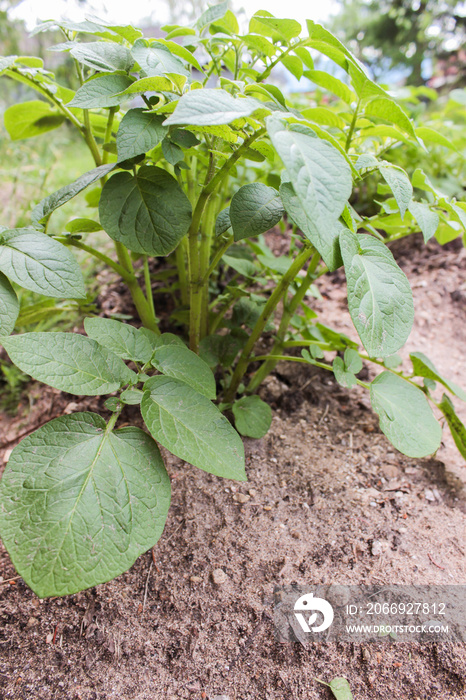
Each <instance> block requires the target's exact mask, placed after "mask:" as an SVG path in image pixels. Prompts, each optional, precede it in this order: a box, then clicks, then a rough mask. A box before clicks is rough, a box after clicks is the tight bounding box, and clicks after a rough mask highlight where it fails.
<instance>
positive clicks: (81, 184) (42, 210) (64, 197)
mask: <svg viewBox="0 0 466 700" xmlns="http://www.w3.org/2000/svg"><path fill="white" fill-rule="evenodd" d="M114 168H115V163H107V164H106V165H99V167H98V168H94V169H93V170H89V171H88V172H87V173H84V175H81V176H80V177H78V179H77V180H75V181H74V182H72V183H71V184H70V185H65V187H61V188H60V189H59V190H57V191H56V192H53V193H52V194H50V195H49V196H48V197H45V199H42V200H41V201H40V202H39V204H37V205H36V206H35V207H34V209H33V210H32V213H31V220H32V223H33V224H42V223H43V222H44V221H46V220H47V218H48V217H49V216H50V214H51V213H52V212H53V211H55V209H58V207H61V206H63V204H66V202H69V201H70V199H73V197H76V195H77V194H79V193H80V192H82V191H83V190H84V189H86V187H88V186H89V185H92V183H93V182H96V180H99V179H100V178H102V177H105V175H108V173H109V172H110V171H111V170H113V169H114Z"/></svg>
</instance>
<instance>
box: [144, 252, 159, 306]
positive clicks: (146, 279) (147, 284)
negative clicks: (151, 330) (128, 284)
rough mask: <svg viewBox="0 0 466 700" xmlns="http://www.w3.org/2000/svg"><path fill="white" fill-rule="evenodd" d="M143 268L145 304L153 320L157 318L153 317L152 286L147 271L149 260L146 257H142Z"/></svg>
mask: <svg viewBox="0 0 466 700" xmlns="http://www.w3.org/2000/svg"><path fill="white" fill-rule="evenodd" d="M143 266H144V284H145V287H146V298H147V302H148V304H149V307H150V310H151V312H152V315H153V316H154V318H157V317H156V315H155V307H154V297H153V294H152V285H151V279H150V271H149V258H148V256H147V255H144V257H143Z"/></svg>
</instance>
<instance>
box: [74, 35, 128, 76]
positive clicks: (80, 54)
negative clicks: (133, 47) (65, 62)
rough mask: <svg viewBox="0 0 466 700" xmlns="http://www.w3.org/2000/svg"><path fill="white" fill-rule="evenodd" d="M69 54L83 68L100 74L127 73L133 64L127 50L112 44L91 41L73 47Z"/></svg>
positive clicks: (119, 45)
mask: <svg viewBox="0 0 466 700" xmlns="http://www.w3.org/2000/svg"><path fill="white" fill-rule="evenodd" d="M70 54H71V55H72V56H73V57H74V58H76V60H78V61H79V62H80V63H84V65H85V66H89V68H93V69H94V70H97V71H100V72H109V73H111V72H112V71H117V70H122V71H129V70H130V68H131V66H132V65H133V63H134V60H133V58H132V57H131V53H130V51H129V49H127V48H126V47H125V46H122V45H121V44H115V43H114V42H103V41H92V42H89V43H86V44H77V45H76V46H73V48H72V49H71V51H70Z"/></svg>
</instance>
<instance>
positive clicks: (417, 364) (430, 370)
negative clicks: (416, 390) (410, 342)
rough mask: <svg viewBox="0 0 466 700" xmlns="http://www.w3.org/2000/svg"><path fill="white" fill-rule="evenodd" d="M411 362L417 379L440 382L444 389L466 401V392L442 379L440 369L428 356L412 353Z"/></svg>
mask: <svg viewBox="0 0 466 700" xmlns="http://www.w3.org/2000/svg"><path fill="white" fill-rule="evenodd" d="M409 357H410V359H411V362H412V363H413V372H414V375H415V376H416V377H427V379H433V380H434V381H435V382H440V384H443V386H444V387H446V388H447V389H448V391H451V393H452V394H455V396H457V397H458V398H459V399H461V400H462V401H466V391H464V390H463V389H462V388H461V387H460V386H458V385H457V384H455V383H454V382H452V381H450V380H448V379H445V377H442V375H441V374H440V372H439V371H438V369H437V368H436V367H435V365H434V363H433V362H431V361H430V360H429V358H428V357H426V355H424V353H422V352H412V353H410V355H409Z"/></svg>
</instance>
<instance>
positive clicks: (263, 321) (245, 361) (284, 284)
mask: <svg viewBox="0 0 466 700" xmlns="http://www.w3.org/2000/svg"><path fill="white" fill-rule="evenodd" d="M313 253H314V249H313V248H310V247H309V246H307V245H305V247H304V248H303V249H302V250H301V251H300V253H299V254H298V255H297V256H296V258H295V259H294V260H293V262H292V263H291V265H290V267H289V268H288V270H287V271H286V272H285V274H284V275H283V277H282V278H281V280H280V282H279V283H278V285H277V286H276V288H275V289H274V291H273V292H272V294H271V295H270V297H269V299H268V301H267V303H266V304H265V306H264V308H263V309H262V312H261V315H260V316H259V318H258V319H257V322H256V324H255V326H254V328H253V329H252V332H251V335H250V336H249V339H248V341H247V343H246V345H245V346H244V349H243V352H242V353H241V355H240V358H239V361H238V364H237V365H236V368H235V371H234V372H233V377H232V378H231V382H230V386H229V387H228V389H227V391H226V393H225V397H224V401H226V402H227V403H228V402H230V401H232V400H233V399H234V397H235V394H236V392H237V390H238V387H239V385H240V383H241V380H242V379H243V376H244V374H245V372H246V370H247V367H248V365H249V363H250V361H251V360H250V356H251V353H252V351H253V349H254V345H255V344H256V342H257V341H258V339H259V338H260V336H261V335H262V333H263V331H264V328H265V326H266V325H267V322H268V320H269V318H270V317H271V315H272V314H273V312H274V310H275V308H276V307H277V305H278V303H279V301H280V299H281V298H282V295H283V293H284V292H285V290H286V289H287V288H288V285H289V284H290V283H291V282H292V281H293V280H294V279H295V277H296V275H297V274H298V272H299V271H300V270H301V268H302V267H303V266H304V265H305V264H306V262H307V261H308V260H309V258H310V257H311V255H312V254H313Z"/></svg>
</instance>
